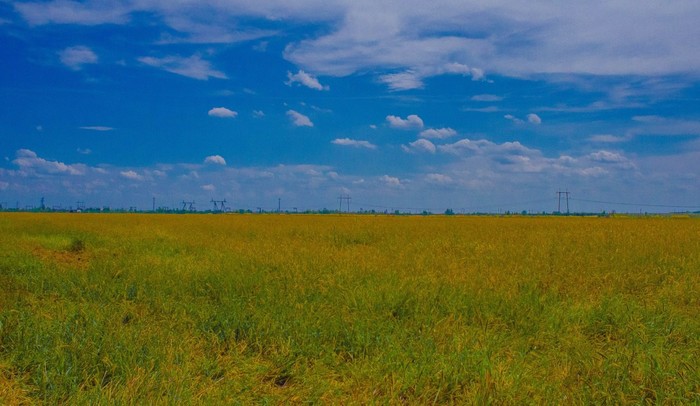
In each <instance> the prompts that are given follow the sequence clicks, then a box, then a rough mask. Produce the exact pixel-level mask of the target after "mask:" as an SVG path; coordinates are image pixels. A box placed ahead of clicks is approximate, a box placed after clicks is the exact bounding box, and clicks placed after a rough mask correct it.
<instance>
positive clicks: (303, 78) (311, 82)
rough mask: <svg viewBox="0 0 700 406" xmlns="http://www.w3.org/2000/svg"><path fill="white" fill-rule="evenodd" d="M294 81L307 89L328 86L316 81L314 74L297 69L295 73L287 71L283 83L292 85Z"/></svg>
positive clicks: (325, 87)
mask: <svg viewBox="0 0 700 406" xmlns="http://www.w3.org/2000/svg"><path fill="white" fill-rule="evenodd" d="M295 83H299V84H300V85H303V86H306V87H308V88H309V89H314V90H329V89H330V88H329V87H328V86H323V85H322V84H321V82H319V81H318V79H316V78H315V77H314V76H312V75H310V74H308V73H306V72H304V71H303V70H299V72H297V73H292V72H287V81H286V82H285V84H286V85H287V86H292V85H293V84H295Z"/></svg>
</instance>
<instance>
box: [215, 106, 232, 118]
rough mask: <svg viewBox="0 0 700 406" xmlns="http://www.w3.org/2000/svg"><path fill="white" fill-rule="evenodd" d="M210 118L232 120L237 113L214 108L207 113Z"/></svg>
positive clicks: (223, 108) (222, 108)
mask: <svg viewBox="0 0 700 406" xmlns="http://www.w3.org/2000/svg"><path fill="white" fill-rule="evenodd" d="M207 114H208V115H209V116H210V117H219V118H234V117H236V116H237V115H238V113H237V112H235V111H233V110H229V109H227V108H226V107H214V108H212V109H211V110H209V112H208V113H207Z"/></svg>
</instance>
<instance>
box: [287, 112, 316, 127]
mask: <svg viewBox="0 0 700 406" xmlns="http://www.w3.org/2000/svg"><path fill="white" fill-rule="evenodd" d="M287 117H289V119H290V120H291V121H292V124H294V125H295V126H296V127H313V126H314V123H312V122H311V119H309V117H307V116H305V115H303V114H301V113H299V112H298V111H294V110H288V111H287Z"/></svg>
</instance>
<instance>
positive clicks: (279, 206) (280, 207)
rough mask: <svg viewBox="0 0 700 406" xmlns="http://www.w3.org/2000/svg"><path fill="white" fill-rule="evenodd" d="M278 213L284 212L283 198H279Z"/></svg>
mask: <svg viewBox="0 0 700 406" xmlns="http://www.w3.org/2000/svg"><path fill="white" fill-rule="evenodd" d="M277 213H282V198H281V197H278V198H277Z"/></svg>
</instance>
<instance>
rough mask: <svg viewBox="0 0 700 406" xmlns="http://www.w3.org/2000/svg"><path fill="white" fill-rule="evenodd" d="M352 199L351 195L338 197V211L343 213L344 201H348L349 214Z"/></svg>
mask: <svg viewBox="0 0 700 406" xmlns="http://www.w3.org/2000/svg"><path fill="white" fill-rule="evenodd" d="M351 199H352V198H351V197H350V195H347V194H345V195H340V196H338V211H339V212H342V211H343V201H346V202H347V205H348V211H347V212H348V213H350V200H351Z"/></svg>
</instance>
